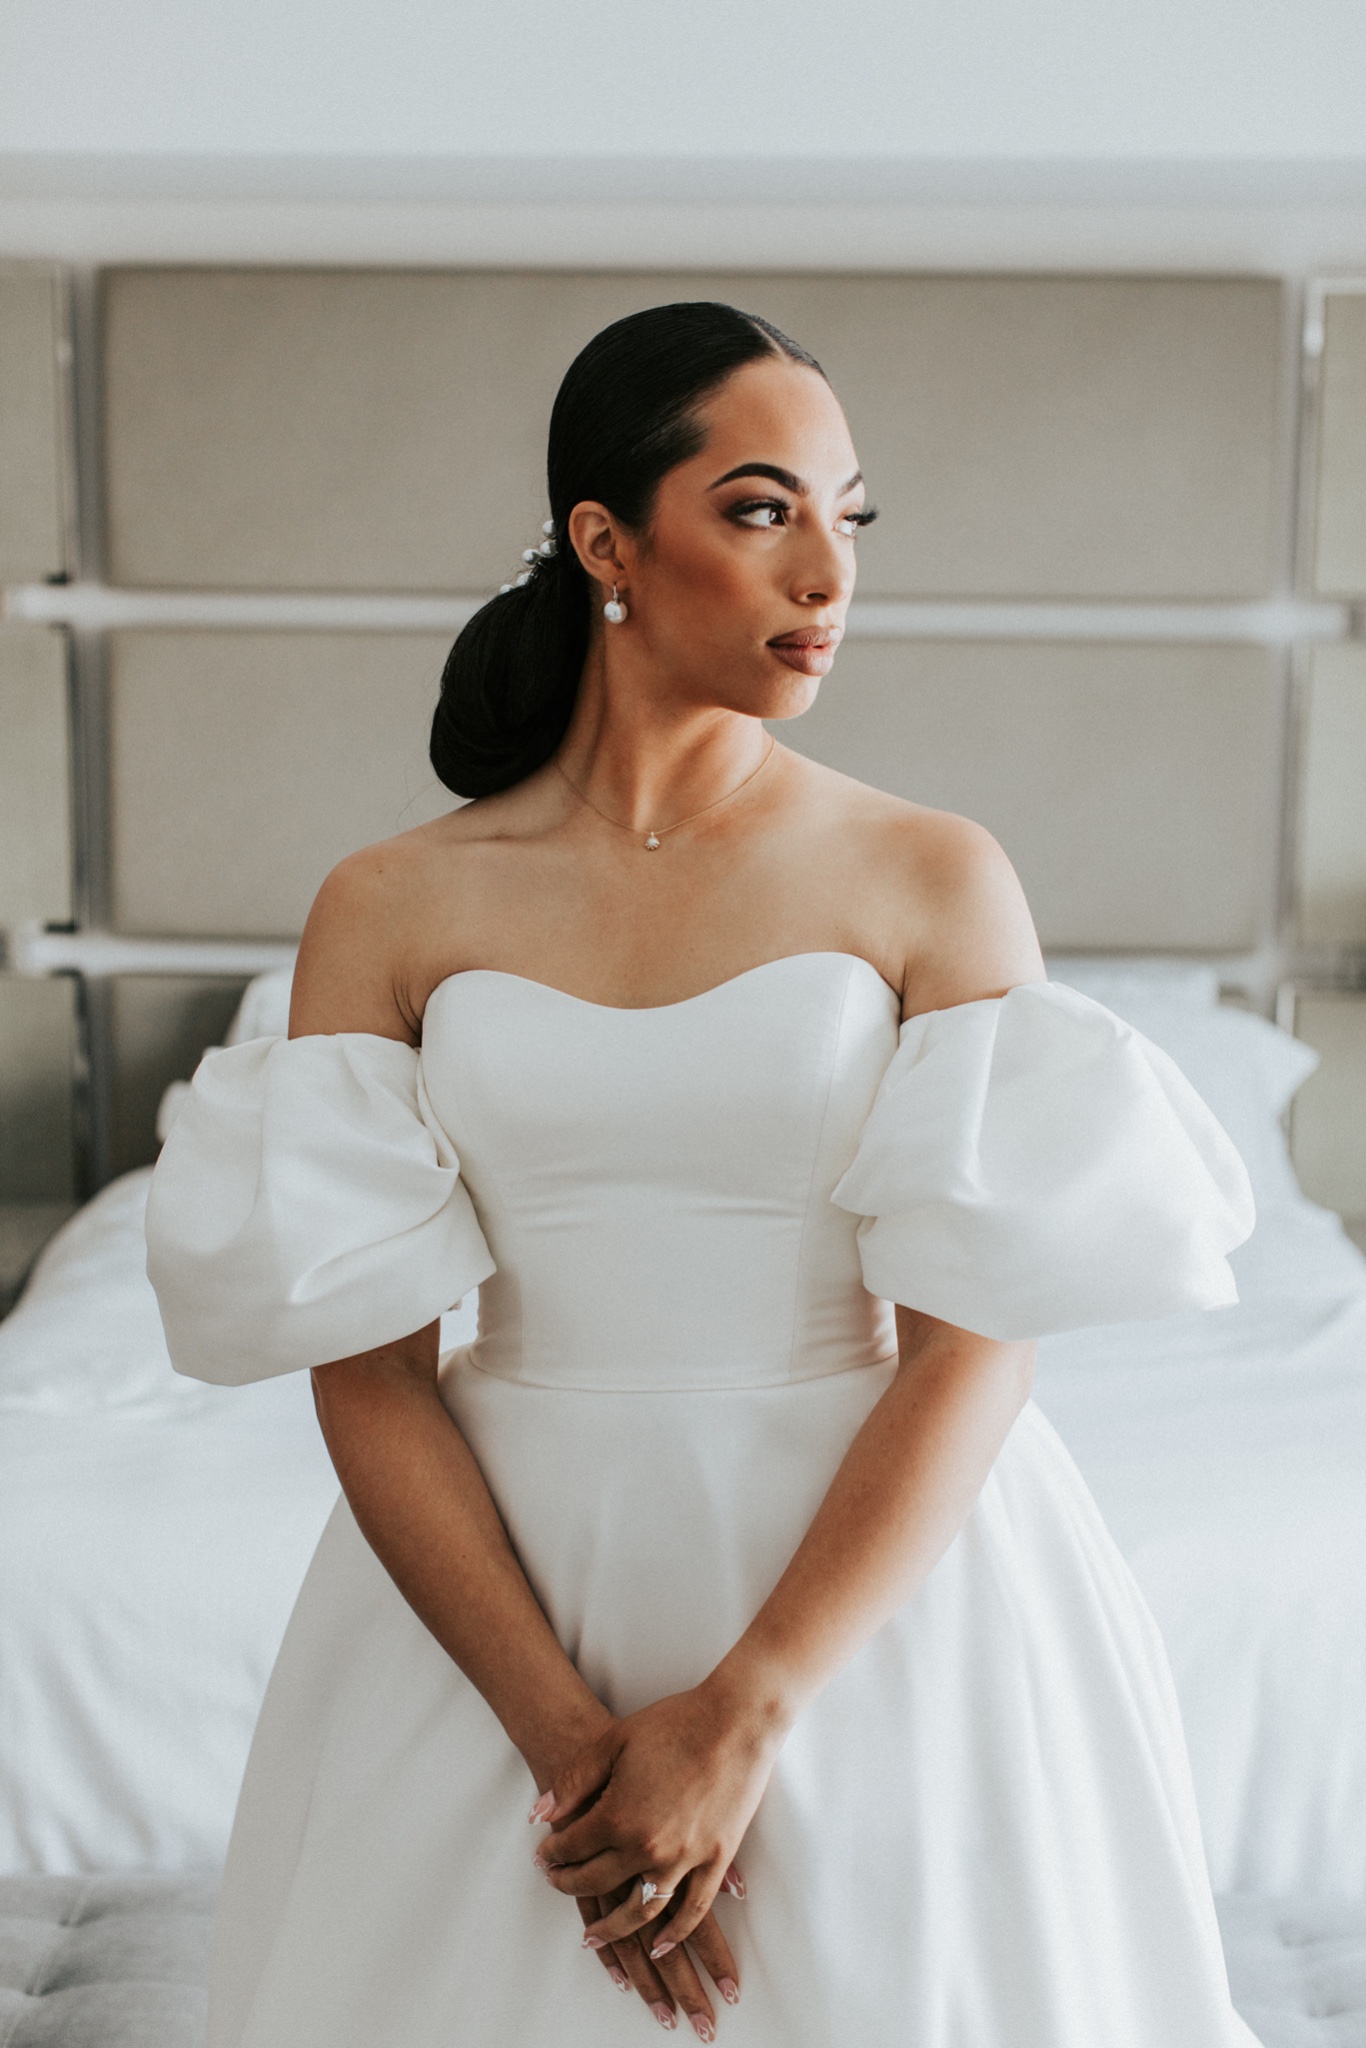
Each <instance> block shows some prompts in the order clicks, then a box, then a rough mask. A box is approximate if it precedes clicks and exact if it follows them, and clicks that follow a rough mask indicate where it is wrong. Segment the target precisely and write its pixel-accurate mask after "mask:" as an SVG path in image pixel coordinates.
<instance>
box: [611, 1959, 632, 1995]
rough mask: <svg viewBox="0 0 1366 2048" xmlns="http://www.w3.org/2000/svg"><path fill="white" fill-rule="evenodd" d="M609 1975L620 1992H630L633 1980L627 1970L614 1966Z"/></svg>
mask: <svg viewBox="0 0 1366 2048" xmlns="http://www.w3.org/2000/svg"><path fill="white" fill-rule="evenodd" d="M607 1974H608V1976H609V1977H610V1978H611V1980H612V1982H613V1983H614V1984H615V1985H616V1987H617V1990H618V1991H629V1990H630V1988H631V1980H630V1978H629V1977H628V1976H627V1974H626V1972H625V1970H619V1969H617V1968H616V1966H615V1964H614V1965H613V1967H612V1968H611V1969H610V1970H609V1971H608V1972H607Z"/></svg>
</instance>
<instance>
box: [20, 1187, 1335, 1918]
mask: <svg viewBox="0 0 1366 2048" xmlns="http://www.w3.org/2000/svg"><path fill="white" fill-rule="evenodd" d="M148 1178H149V1176H148V1174H147V1173H146V1172H141V1173H135V1174H128V1175H125V1176H124V1178H123V1179H122V1180H121V1181H119V1182H116V1183H115V1184H114V1185H113V1186H112V1187H111V1188H109V1189H106V1190H105V1192H104V1193H103V1195H101V1196H100V1197H99V1198H98V1199H97V1201H96V1202H94V1203H92V1204H90V1205H88V1206H87V1208H86V1209H85V1210H84V1211H82V1212H81V1214H80V1216H79V1217H78V1218H77V1219H75V1227H74V1229H73V1227H72V1226H68V1229H69V1231H71V1233H72V1234H71V1236H70V1237H69V1238H68V1242H67V1252H66V1257H65V1264H64V1265H63V1263H62V1262H61V1261H58V1262H56V1264H55V1265H54V1266H53V1268H52V1269H51V1270H50V1271H49V1273H48V1274H47V1276H46V1278H45V1276H44V1273H43V1272H42V1271H40V1273H39V1275H38V1276H37V1278H36V1280H35V1283H34V1284H33V1285H32V1286H31V1287H30V1290H29V1294H28V1296H26V1298H25V1303H24V1304H23V1306H22V1308H21V1310H20V1311H16V1316H18V1315H20V1314H22V1315H23V1316H24V1317H26V1319H27V1320H26V1321H25V1322H23V1323H19V1324H15V1319H14V1318H11V1322H10V1323H9V1324H6V1325H4V1326H3V1333H4V1337H5V1339H8V1338H9V1337H14V1338H15V1339H16V1341H15V1342H13V1343H9V1345H8V1349H6V1342H5V1341H0V1869H8V1870H19V1871H25V1870H28V1871H54V1872H64V1871H79V1870H92V1869H105V1870H117V1869H128V1868H160V1869H167V1870H170V1869H177V1868H185V1867H187V1866H202V1865H204V1864H206V1863H214V1862H217V1861H218V1860H219V1859H220V1858H221V1856H222V1853H223V1849H224V1846H225V1843H226V1838H227V1831H228V1826H229V1823H230V1820H231V1815H232V1808H233V1802H234V1799H235V1795H236V1788H237V1782H238V1778H239V1775H240V1772H241V1768H242V1764H243V1761H244V1759H245V1755H246V1747H247V1743H248V1741H249V1738H250V1734H251V1729H252V1725H253V1722H254V1719H255V1714H256V1710H257V1706H258V1704H259V1700H260V1696H261V1691H262V1688H263V1686H264V1683H265V1679H266V1676H267V1673H268V1671H269V1669H270V1666H271V1663H272V1661H273V1658H274V1655H275V1650H276V1646H277V1644H278V1642H279V1638H280V1635H281V1632H282V1630H283V1627H284V1623H285V1619H286V1616H287V1614H288V1611H289V1607H290V1605H291V1602H292V1600H293V1596H294V1592H295V1589H296V1587H297V1585H298V1583H299V1580H300V1578H301V1577H302V1574H303V1571H304V1568H305V1566H306V1564H307V1562H308V1559H309V1557H310V1555H311V1553H312V1549H313V1545H314V1543H315V1541H316V1538H317V1536H318V1534H319V1532H320V1530H321V1527H322V1524H323V1522H324V1520H325V1519H326V1516H327V1513H328V1511H329V1509H330V1507H331V1504H332V1502H333V1500H334V1499H335V1496H336V1482H335V1479H334V1477H333V1475H332V1470H331V1466H330V1464H329V1462H328V1460H327V1457H326V1453H325V1451H324V1449H323V1446H322V1442H321V1438H320V1436H319V1434H318V1431H317V1426H316V1423H315V1421H314V1418H313V1411H312V1402H311V1398H310V1389H309V1384H308V1380H307V1376H306V1375H301V1374H300V1375H292V1376H289V1377H286V1378H283V1379H279V1380H274V1381H265V1382H262V1383H260V1384H258V1385H256V1386H253V1387H250V1388H245V1389H218V1388H212V1387H208V1386H205V1385H203V1384H202V1383H200V1382H198V1381H187V1380H184V1379H181V1378H179V1377H178V1376H177V1375H175V1374H173V1373H172V1372H171V1370H170V1366H169V1362H168V1361H167V1360H166V1358H165V1353H164V1350H163V1349H162V1348H161V1346H160V1340H159V1334H158V1333H159V1325H158V1324H157V1322H156V1317H155V1305H154V1303H153V1301H152V1297H151V1290H150V1288H149V1287H148V1285H147V1282H146V1279H145V1277H144V1276H143V1271H142V1264H143V1257H144V1247H143V1241H142V1230H141V1215H142V1206H143V1202H144V1200H145V1193H146V1184H147V1180H148ZM1234 1265H1235V1269H1236V1270H1237V1272H1238V1276H1239V1284H1240V1288H1241V1290H1242V1293H1243V1300H1242V1303H1241V1304H1240V1306H1239V1307H1238V1308H1236V1309H1229V1310H1222V1311H1218V1312H1215V1313H1213V1314H1209V1315H1193V1316H1189V1317H1173V1318H1170V1319H1168V1320H1167V1321H1165V1322H1163V1323H1150V1324H1146V1325H1130V1326H1125V1327H1123V1328H1117V1329H1109V1330H1100V1331H1097V1330H1091V1331H1081V1332H1077V1333H1075V1334H1072V1335H1069V1336H1066V1337H1058V1338H1053V1339H1050V1340H1048V1342H1047V1344H1046V1345H1045V1346H1044V1347H1043V1355H1042V1357H1041V1361H1040V1369H1039V1379H1038V1387H1037V1399H1038V1401H1039V1404H1040V1406H1041V1407H1043V1409H1044V1410H1045V1412H1046V1413H1047V1414H1048V1415H1049V1417H1050V1418H1051V1419H1052V1420H1053V1421H1054V1422H1055V1423H1056V1424H1057V1426H1058V1428H1059V1429H1060V1431H1061V1432H1062V1435H1063V1437H1064V1438H1065V1440H1066V1441H1067V1443H1068V1444H1069V1446H1070V1448H1071V1449H1072V1451H1073V1454H1074V1455H1075V1457H1076V1458H1077V1460H1078V1462H1079V1464H1080V1465H1081V1468H1082V1470H1083V1472H1084V1473H1085V1475H1086V1477H1087V1479H1088V1480H1089V1482H1090V1484H1091V1486H1092V1488H1093V1490H1094V1491H1095V1493H1096V1495H1097V1498H1098V1499H1099V1501H1100V1504H1101V1507H1102V1509H1103V1511H1104V1513H1105V1515H1106V1517H1107V1519H1108V1521H1109V1523H1110V1526H1111V1528H1112V1529H1113V1531H1114V1533H1115V1535H1116V1537H1117V1539H1118V1540H1119V1542H1120V1544H1121V1546H1122V1548H1123V1549H1124V1551H1125V1553H1126V1555H1127V1556H1128V1558H1129V1560H1130V1563H1131V1564H1132V1566H1133V1568H1134V1570H1135V1572H1136V1574H1137V1576H1138V1579H1139V1581H1140V1584H1141V1585H1142V1587H1143V1589H1144V1591H1145V1593H1146V1594H1147V1597H1148V1599H1149V1601H1150V1603H1151V1605H1152V1607H1153V1609H1154V1611H1155V1613H1156V1615H1157V1618H1158V1621H1159V1623H1160V1625H1161V1628H1162V1631H1163V1634H1164V1636H1165V1638H1166V1642H1167V1646H1168V1650H1169V1653H1170V1656H1171V1660H1172V1665H1173V1669H1174V1672H1175V1676H1176V1682H1177V1687H1178V1691H1179V1694H1180V1698H1181V1704H1182V1709H1183V1713H1184V1716H1185V1723H1186V1731H1187V1737H1188V1740H1189V1744H1190V1749H1191V1756H1192V1763H1193V1766H1194V1771H1195V1779H1196V1789H1197V1794H1198V1797H1199V1801H1200V1809H1201V1815H1202V1820H1203V1824H1204V1828H1205V1837H1206V1843H1207V1848H1208V1852H1209V1858H1210V1865H1211V1875H1212V1877H1213V1880H1214V1884H1215V1887H1216V1889H1217V1890H1219V1891H1227V1890H1241V1891H1259V1892H1272V1893H1285V1892H1290V1891H1298V1892H1320V1893H1323V1892H1338V1893H1348V1894H1355V1895H1357V1896H1363V1895H1366V1485H1364V1484H1363V1480H1366V1260H1363V1259H1362V1257H1361V1255H1360V1254H1359V1253H1358V1252H1357V1251H1356V1250H1355V1249H1354V1247H1353V1246H1352V1245H1351V1244H1350V1243H1349V1242H1348V1241H1347V1239H1346V1238H1345V1236H1344V1235H1343V1233H1342V1230H1341V1227H1340V1225H1339V1224H1338V1222H1337V1219H1336V1218H1335V1217H1332V1216H1330V1215H1328V1214H1327V1212H1325V1211H1323V1210H1320V1209H1316V1208H1314V1207H1313V1206H1312V1205H1311V1204H1309V1203H1307V1202H1305V1201H1304V1200H1303V1198H1302V1197H1300V1196H1298V1194H1297V1193H1295V1192H1294V1190H1293V1186H1290V1185H1287V1187H1286V1188H1285V1189H1284V1190H1282V1192H1281V1194H1280V1196H1278V1198H1277V1199H1276V1200H1274V1201H1272V1202H1271V1203H1270V1205H1269V1206H1268V1207H1265V1208H1264V1209H1263V1213H1262V1218H1261V1222H1260V1223H1259V1227H1258V1230H1257V1232H1256V1234H1255V1235H1254V1237H1253V1238H1252V1240H1251V1242H1250V1243H1249V1244H1248V1245H1247V1246H1246V1247H1244V1248H1243V1250H1242V1251H1241V1252H1238V1253H1235V1254H1234ZM473 1306H474V1304H473V1301H472V1300H471V1301H470V1302H467V1303H466V1304H465V1305H464V1312H463V1313H462V1314H461V1315H460V1316H458V1317H453V1318H450V1319H448V1322H447V1327H446V1329H445V1330H444V1331H443V1336H444V1338H445V1340H446V1341H447V1342H459V1341H461V1340H462V1339H463V1337H464V1336H465V1335H466V1334H468V1333H469V1332H470V1323H471V1316H472V1310H473ZM149 1310H150V1316H149ZM11 1324H14V1325H15V1327H14V1329H13V1330H11ZM19 1337H24V1339H25V1343H24V1344H20V1343H18V1341H17V1339H18V1338H19ZM25 1346H26V1347H27V1353H26V1354H25ZM25 1355H28V1356H29V1357H30V1359H31V1358H32V1357H33V1356H37V1357H38V1359H39V1362H40V1364H41V1363H43V1362H44V1361H47V1360H51V1359H56V1358H59V1357H60V1358H61V1359H63V1360H64V1361H65V1365H64V1368H63V1369H64V1371H65V1372H66V1374H67V1378H66V1381H65V1382H64V1384H65V1385H66V1387H67V1396H68V1397H69V1396H70V1392H71V1387H72V1385H74V1384H75V1383H76V1381H77V1380H79V1379H80V1375H81V1374H82V1373H84V1375H85V1381H84V1385H83V1391H82V1393H81V1397H80V1401H79V1402H78V1403H77V1404H76V1405H74V1406H73V1404H72V1400H71V1399H70V1398H65V1399H64V1400H63V1401H61V1402H57V1403H56V1404H55V1405H54V1403H53V1401H52V1400H49V1398H48V1392H47V1389H48V1388H49V1386H50V1385H52V1384H54V1382H52V1380H51V1379H50V1378H48V1379H45V1378H44V1374H43V1372H41V1371H39V1372H36V1373H35V1372H33V1371H27V1372H26V1369H25V1366H24V1356H25ZM73 1376H74V1377H73ZM101 1387H103V1388H104V1390H105V1396H107V1398H106V1397H105V1396H101V1394H100V1391H99V1390H100V1388H101ZM45 1404H46V1405H45Z"/></svg>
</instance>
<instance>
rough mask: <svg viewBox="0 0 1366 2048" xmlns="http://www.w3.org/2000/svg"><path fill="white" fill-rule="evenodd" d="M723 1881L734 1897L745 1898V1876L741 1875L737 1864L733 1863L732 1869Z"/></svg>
mask: <svg viewBox="0 0 1366 2048" xmlns="http://www.w3.org/2000/svg"><path fill="white" fill-rule="evenodd" d="M722 1883H723V1884H724V1886H725V1888H726V1890H727V1891H728V1892H729V1893H730V1895H731V1897H732V1898H733V1899H743V1898H744V1896H745V1880H744V1879H743V1877H741V1875H740V1873H739V1871H738V1870H737V1869H736V1868H735V1865H734V1864H733V1863H732V1864H731V1866H730V1869H729V1870H728V1871H727V1872H726V1874H725V1877H724V1878H723V1879H722Z"/></svg>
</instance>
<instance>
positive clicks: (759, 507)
mask: <svg viewBox="0 0 1366 2048" xmlns="http://www.w3.org/2000/svg"><path fill="white" fill-rule="evenodd" d="M787 509H788V508H787V506H786V505H785V504H784V503H783V501H782V499H781V498H746V499H744V500H743V502H742V503H740V504H739V505H732V506H731V508H730V516H731V518H732V519H734V520H735V521H736V522H737V523H741V522H742V515H743V514H744V513H746V512H763V511H770V512H781V513H783V514H786V512H787ZM876 518H877V508H876V506H873V505H867V506H865V507H864V509H863V511H861V512H846V513H845V515H844V517H843V518H842V519H839V520H837V521H836V522H835V523H836V525H837V526H853V527H856V528H857V527H860V526H871V525H872V523H873V521H874V520H875V519H876ZM775 523H776V522H775ZM754 530H755V531H756V532H759V533H762V532H764V531H765V529H764V528H763V527H757V528H755V529H754ZM845 538H846V539H848V540H852V539H853V538H854V536H853V534H852V533H851V534H847V535H846V536H845Z"/></svg>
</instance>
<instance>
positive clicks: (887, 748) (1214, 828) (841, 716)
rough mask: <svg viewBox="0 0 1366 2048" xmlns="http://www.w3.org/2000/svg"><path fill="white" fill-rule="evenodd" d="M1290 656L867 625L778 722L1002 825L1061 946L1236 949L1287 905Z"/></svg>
mask: <svg viewBox="0 0 1366 2048" xmlns="http://www.w3.org/2000/svg"><path fill="white" fill-rule="evenodd" d="M1277 668H1278V663H1277V661H1276V659H1275V657H1274V656H1272V655H1271V654H1270V653H1269V652H1268V651H1267V650H1265V649H1262V648H1255V647H1247V646H1231V645H1211V644H1203V645H1194V644H1187V645H1170V644H1161V643H1158V644H1147V645H1134V644H1132V643H1131V644H1128V645H1118V644H1113V643H1111V644H1108V645H1105V644H1094V643H1092V644H1086V645H1079V644H1077V643H1075V642H1073V643H1057V642H1054V643H1041V642H1032V643H1023V642H1018V641H1017V642H1009V641H995V642H981V641H948V640H939V641H917V642H905V641H900V642H898V641H889V640H859V641H854V642H852V643H850V644H847V645H846V646H845V647H844V648H843V649H842V650H841V652H840V656H839V660H838V662H837V664H836V667H835V669H834V671H833V673H832V674H831V676H830V677H829V678H828V680H827V681H826V682H825V683H824V684H823V685H822V687H821V691H820V695H819V696H818V697H817V700H816V703H815V705H814V706H813V707H812V709H811V710H810V711H808V712H807V713H806V714H805V716H804V717H802V718H800V719H797V720H794V721H792V722H791V724H789V725H786V726H784V727H782V728H781V731H782V735H783V738H784V739H785V740H787V741H789V742H790V744H792V745H793V746H795V747H799V748H801V749H802V751H803V752H806V753H809V754H812V755H815V756H816V757H817V758H818V759H820V760H824V761H827V762H829V763H830V764H831V765H832V766H833V767H836V768H840V769H843V770H844V771H845V772H846V773H847V774H850V775H854V776H857V777H858V778H859V779H860V780H861V781H864V782H871V783H874V784H877V785H878V786H880V787H881V788H884V789H890V790H892V791H893V792H894V793H895V794H897V795H899V796H907V797H911V798H914V799H915V800H916V801H918V802H922V803H928V804H933V805H935V806H938V807H942V808H944V809H948V810H955V811H961V812H963V813H965V814H966V815H967V816H969V817H973V818H976V819H978V820H979V821H980V822H981V823H982V824H984V825H986V826H988V827H989V828H990V830H991V831H993V832H994V833H995V834H996V836H997V838H998V839H1000V841H1001V843H1002V844H1003V845H1004V847H1005V849H1006V851H1007V853H1008V854H1009V855H1010V857H1011V859H1012V860H1013V861H1014V863H1015V865H1016V867H1017V869H1018V870H1019V873H1020V876H1021V879H1022V881H1023V883H1024V886H1025V889H1026V892H1027V894H1028V896H1029V899H1030V902H1031V904H1032V906H1033V910H1034V915H1035V919H1036V922H1037V924H1038V927H1039V932H1040V936H1041V937H1042V939H1043V941H1044V944H1045V945H1046V946H1049V947H1053V948H1055V949H1058V950H1065V949H1067V948H1084V947H1093V946H1094V947H1102V948H1111V949H1119V948H1124V947H1134V948H1143V947H1156V948H1188V949H1191V950H1198V951H1212V952H1221V951H1229V952H1236V951H1239V950H1243V949H1251V948H1252V947H1253V946H1255V945H1256V944H1257V943H1258V941H1259V940H1261V939H1263V938H1265V936H1266V935H1267V933H1268V932H1269V930H1270V929H1271V927H1272V923H1273V920H1274V915H1275V872H1276V846H1275V834H1274V833H1273V832H1272V831H1269V830H1268V821H1269V820H1270V819H1271V818H1272V817H1273V816H1274V811H1275V803H1274V792H1275V787H1276V773H1277V761H1278V753H1279V743H1280V728H1281V704H1282V688H1281V684H1280V681H1279V678H1278V674H1277Z"/></svg>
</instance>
